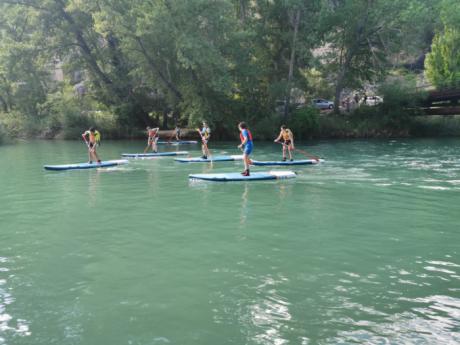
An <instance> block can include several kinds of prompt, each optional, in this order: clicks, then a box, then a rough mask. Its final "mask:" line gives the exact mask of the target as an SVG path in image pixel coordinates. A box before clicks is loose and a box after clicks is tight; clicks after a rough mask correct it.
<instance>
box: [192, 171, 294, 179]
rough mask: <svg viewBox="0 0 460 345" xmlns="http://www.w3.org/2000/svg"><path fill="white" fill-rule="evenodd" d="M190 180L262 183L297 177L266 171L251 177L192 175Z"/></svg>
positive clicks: (292, 173)
mask: <svg viewBox="0 0 460 345" xmlns="http://www.w3.org/2000/svg"><path fill="white" fill-rule="evenodd" d="M188 177H189V178H190V179H194V180H206V181H218V182H227V181H260V180H278V179H288V178H294V177H296V175H295V173H294V172H293V171H289V170H286V171H281V170H280V171H265V172H261V171H258V172H252V173H251V175H249V176H243V175H241V174H240V173H218V174H190V175H188Z"/></svg>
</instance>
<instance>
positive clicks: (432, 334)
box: [0, 139, 460, 345]
mask: <svg viewBox="0 0 460 345" xmlns="http://www.w3.org/2000/svg"><path fill="white" fill-rule="evenodd" d="M236 144H237V143H231V144H213V145H212V146H211V148H212V152H213V153H214V154H225V153H227V154H237V153H238V152H237V151H236V147H235V146H236ZM304 144H305V145H301V144H298V148H301V149H303V150H307V151H308V152H313V153H315V154H318V155H320V156H321V157H324V158H325V159H326V162H325V163H324V164H320V165H317V166H305V167H295V169H294V170H295V171H296V172H297V173H298V177H297V178H296V179H293V180H284V181H274V182H272V181H266V182H250V183H249V182H248V183H238V182H237V183H213V182H207V183H205V182H201V183H200V182H189V180H188V174H189V173H192V172H194V173H197V172H211V171H212V172H231V171H241V170H242V166H241V163H240V162H228V163H214V164H213V165H210V164H204V165H203V164H195V165H190V164H181V163H177V162H174V160H173V158H161V159H148V160H133V161H131V163H130V164H129V165H126V166H122V167H116V168H110V169H101V170H83V171H67V172H47V171H45V170H43V168H42V165H43V164H62V163H74V162H83V161H85V160H86V153H85V147H84V145H83V144H82V143H81V142H61V141H53V142H42V141H33V142H27V143H21V144H17V145H8V146H0V188H1V193H0V243H1V247H0V344H2V345H3V344H14V345H16V344H18V345H21V344H34V345H41V344H43V345H50V344H59V345H67V344H79V345H84V344H111V345H117V344H126V345H138V344H139V345H141V344H142V345H158V344H196V345H206V344H210V345H217V344H219V345H225V344H278V345H281V344H357V343H362V344H444V345H445V344H458V343H460V257H459V251H460V226H459V221H460V212H459V208H460V140H458V139H451V140H386V141H324V142H315V143H313V142H310V143H304ZM143 147H144V142H140V141H139V142H137V141H125V142H110V141H105V142H104V143H103V146H102V147H101V148H100V154H101V156H102V158H103V159H105V160H106V159H117V158H119V157H120V154H121V153H122V152H139V151H142V150H143ZM162 149H163V150H175V149H180V150H184V149H186V150H190V151H191V153H192V155H194V156H196V155H198V154H199V147H198V146H197V145H196V146H182V147H180V148H174V147H169V148H162ZM279 149H280V147H279V146H277V145H274V144H268V143H267V144H261V143H257V142H256V145H255V152H254V157H255V158H257V159H260V160H263V159H279V158H280V152H279ZM298 157H299V158H304V156H303V155H301V154H300V153H298ZM253 170H254V171H257V170H266V169H263V168H257V169H256V168H254V169H253Z"/></svg>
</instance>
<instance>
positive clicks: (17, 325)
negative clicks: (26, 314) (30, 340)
mask: <svg viewBox="0 0 460 345" xmlns="http://www.w3.org/2000/svg"><path fill="white" fill-rule="evenodd" d="M9 263H11V260H9V259H8V258H5V257H0V264H1V265H2V266H5V265H8V264H9ZM8 272H9V268H8V267H0V334H1V336H0V344H6V343H7V339H8V338H9V337H14V336H21V337H25V336H29V335H31V332H30V330H29V323H28V322H27V321H26V320H24V319H20V318H15V317H14V316H12V315H10V314H9V313H8V308H9V306H10V305H11V304H13V303H14V302H15V298H14V297H13V295H12V292H11V290H12V289H11V288H10V287H8V278H9V277H10V276H8Z"/></svg>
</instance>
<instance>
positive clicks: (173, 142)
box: [157, 140, 198, 145]
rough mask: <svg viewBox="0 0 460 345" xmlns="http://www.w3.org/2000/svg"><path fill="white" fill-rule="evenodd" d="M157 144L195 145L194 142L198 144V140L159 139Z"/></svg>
mask: <svg viewBox="0 0 460 345" xmlns="http://www.w3.org/2000/svg"><path fill="white" fill-rule="evenodd" d="M157 144H160V145H193V144H198V141H196V140H172V141H164V140H158V142H157Z"/></svg>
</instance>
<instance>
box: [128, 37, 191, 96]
mask: <svg viewBox="0 0 460 345" xmlns="http://www.w3.org/2000/svg"><path fill="white" fill-rule="evenodd" d="M135 40H136V42H137V43H138V45H139V47H140V48H141V52H142V54H143V55H144V57H145V59H146V60H147V62H148V64H149V65H150V67H151V68H152V69H153V70H154V71H155V72H156V73H157V74H158V76H159V77H160V79H161V80H162V81H163V83H164V84H165V85H166V87H167V88H168V89H169V90H170V91H172V93H173V94H174V95H175V96H176V97H177V98H178V99H179V100H181V101H182V99H183V98H182V94H181V93H180V92H179V90H178V89H177V88H176V87H175V86H174V85H173V83H171V82H170V81H169V80H168V78H166V76H165V75H164V74H163V73H162V72H161V70H160V69H159V68H158V66H157V64H156V62H155V60H154V59H153V58H152V57H151V56H150V55H149V53H148V52H147V50H146V49H145V46H144V44H143V43H142V41H141V39H140V38H139V37H135Z"/></svg>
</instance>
